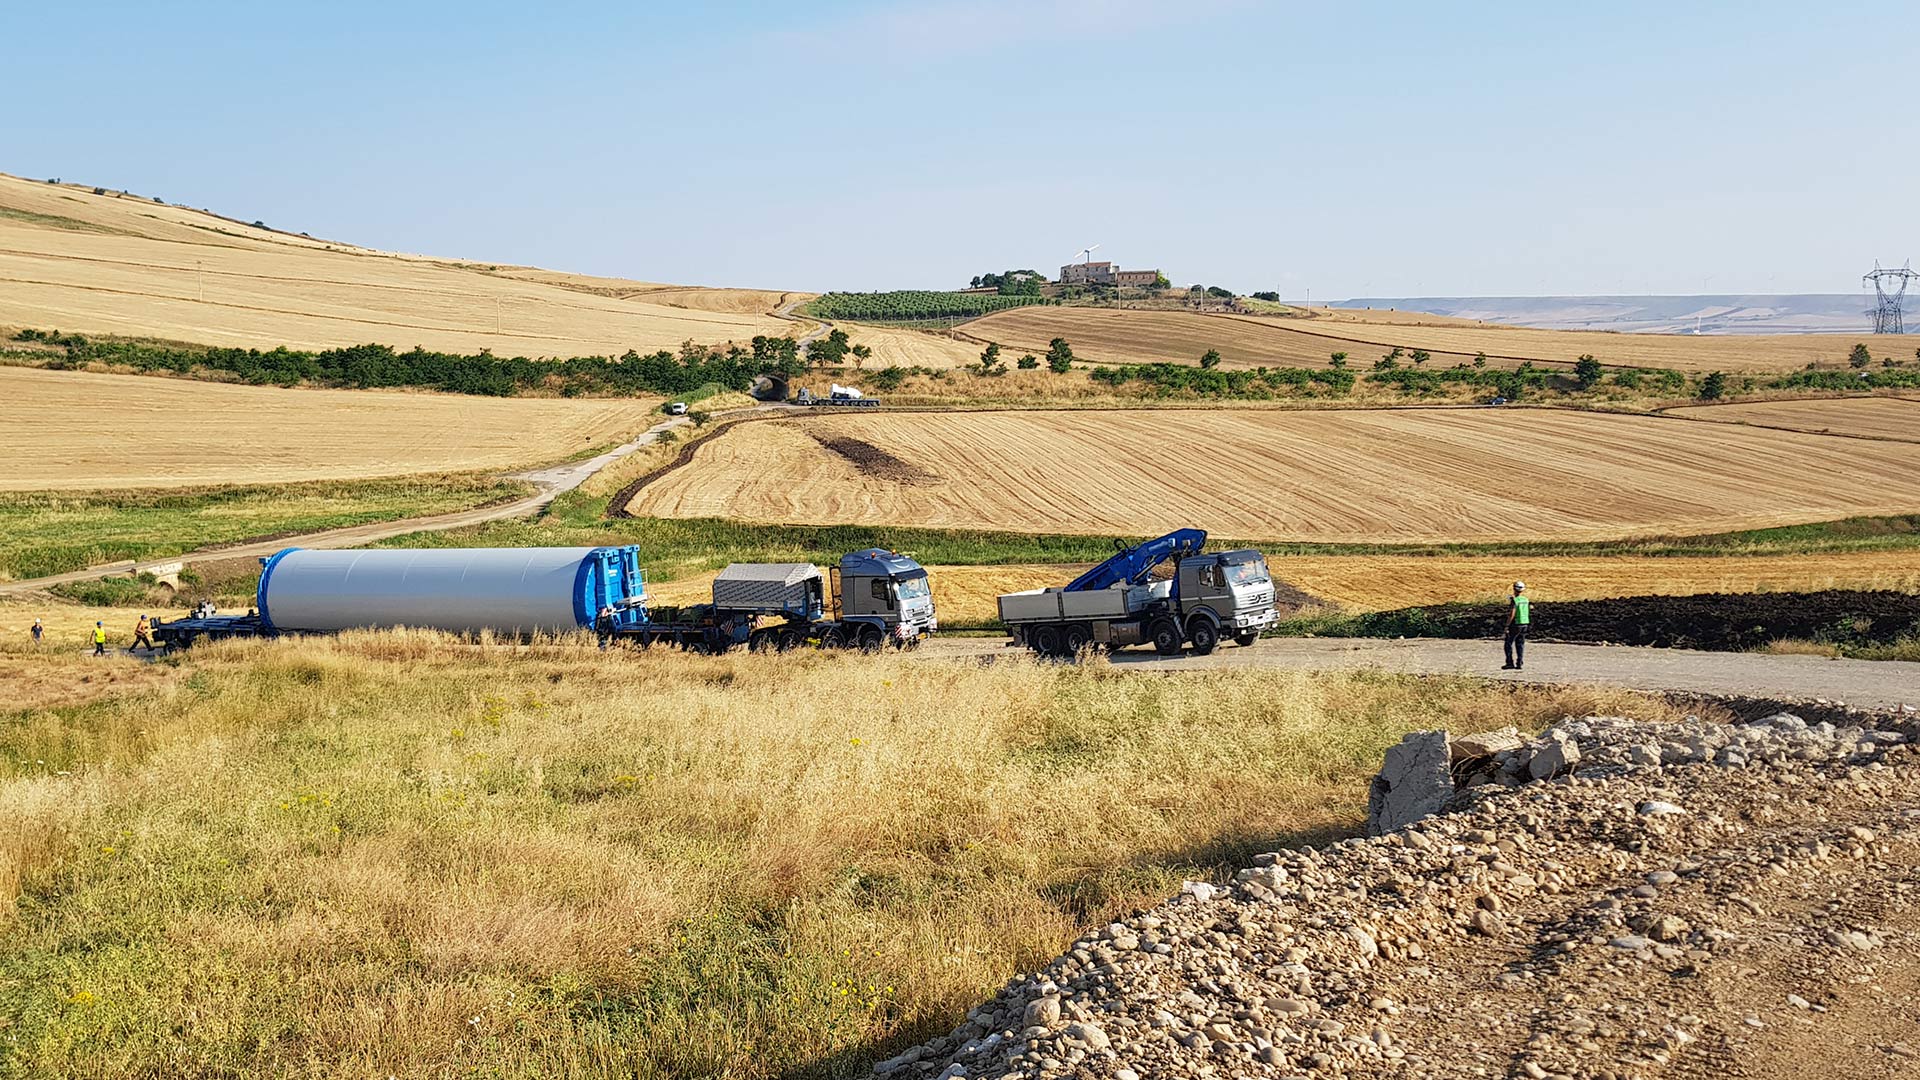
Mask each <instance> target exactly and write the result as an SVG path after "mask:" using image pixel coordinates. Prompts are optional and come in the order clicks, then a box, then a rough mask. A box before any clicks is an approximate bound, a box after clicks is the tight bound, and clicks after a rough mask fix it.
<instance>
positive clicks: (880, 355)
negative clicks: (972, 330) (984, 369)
mask: <svg viewBox="0 0 1920 1080" xmlns="http://www.w3.org/2000/svg"><path fill="white" fill-rule="evenodd" d="M834 325H835V326H837V327H839V328H840V329H842V330H845V331H846V332H847V337H848V338H849V339H850V340H852V342H853V343H854V344H855V345H865V346H866V347H867V348H869V349H872V350H873V359H871V360H869V361H867V367H868V368H870V369H872V368H884V367H888V366H891V365H898V366H900V367H926V368H933V369H935V370H939V369H943V368H955V367H959V366H960V365H962V364H973V363H978V362H979V360H980V349H981V346H980V345H977V344H975V343H973V342H970V341H961V340H959V339H957V338H951V337H948V336H946V335H945V334H935V333H929V332H927V331H924V330H907V329H903V328H900V327H893V326H868V325H866V324H864V323H835V324H834ZM1003 352H1005V353H1010V354H1011V355H1002V356H1001V359H1002V360H1003V361H1005V362H1006V365H1007V367H1009V368H1011V367H1013V365H1014V361H1016V360H1018V359H1019V358H1020V353H1019V351H1017V350H1010V349H1009V350H1003ZM1046 352H1047V348H1046V346H1045V345H1042V346H1040V348H1039V349H1038V350H1037V351H1034V354H1035V355H1036V356H1045V355H1046ZM857 377H858V376H856V378H857Z"/></svg>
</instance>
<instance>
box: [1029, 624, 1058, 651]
mask: <svg viewBox="0 0 1920 1080" xmlns="http://www.w3.org/2000/svg"><path fill="white" fill-rule="evenodd" d="M1027 647H1028V648H1030V649H1032V650H1033V651H1034V652H1037V653H1039V654H1040V655H1041V656H1058V655H1060V627H1058V626H1056V625H1054V624H1053V623H1042V624H1040V625H1039V626H1036V627H1034V628H1033V629H1031V630H1029V631H1027Z"/></svg>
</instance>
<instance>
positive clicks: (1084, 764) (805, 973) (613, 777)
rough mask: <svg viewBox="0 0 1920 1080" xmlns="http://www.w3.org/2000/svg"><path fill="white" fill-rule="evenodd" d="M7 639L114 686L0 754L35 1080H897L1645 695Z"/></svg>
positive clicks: (1384, 682)
mask: <svg viewBox="0 0 1920 1080" xmlns="http://www.w3.org/2000/svg"><path fill="white" fill-rule="evenodd" d="M14 649H15V646H13V645H0V695H5V696H6V699H7V700H8V701H9V702H15V703H17V702H19V701H20V700H21V698H20V695H21V693H22V691H21V688H20V686H19V685H18V684H17V683H16V681H15V679H16V676H19V675H21V674H23V673H24V674H26V677H27V679H29V680H33V682H32V683H31V685H30V686H29V688H28V691H27V692H28V693H29V694H31V693H32V687H33V686H44V685H45V684H46V683H47V681H48V680H49V679H50V678H51V677H60V676H63V677H64V678H65V680H66V681H67V682H68V683H69V684H74V683H78V682H80V681H81V680H82V679H85V678H88V677H93V678H95V679H101V678H104V677H106V673H107V672H109V671H111V672H114V673H115V675H116V676H118V675H119V674H121V672H120V669H123V668H124V669H126V672H125V674H126V676H127V680H126V682H125V683H124V684H123V685H121V686H119V687H116V688H114V689H112V690H109V691H107V692H106V693H104V694H102V695H100V696H99V697H96V698H94V699H93V700H91V701H89V702H85V703H75V702H72V701H71V700H69V699H58V698H56V699H55V700H56V701H58V702H59V705H58V707H53V708H46V707H38V706H37V705H36V704H34V703H33V699H32V698H31V697H29V698H28V702H29V703H28V704H26V705H24V706H22V705H18V704H16V705H15V706H14V708H15V709H17V710H18V711H12V712H9V713H7V714H6V723H4V724H0V821H4V822H5V823H6V828H5V829H4V830H0V1015H5V1016H7V1017H8V1019H9V1020H10V1024H9V1026H8V1027H7V1029H6V1043H5V1045H6V1047H7V1053H8V1055H9V1057H8V1059H7V1060H8V1063H9V1064H10V1065H18V1066H20V1068H18V1069H16V1070H14V1071H16V1072H19V1073H20V1074H21V1075H30V1076H35V1077H41V1076H45V1077H74V1078H80V1077H106V1076H112V1077H135V1076H139V1077H159V1076H166V1077H192V1078H209V1080H210V1078H214V1077H236V1076H247V1077H269V1076H271V1077H316V1078H318V1077H339V1076H375V1077H377V1076H390V1075H391V1076H406V1077H425V1076H441V1075H455V1074H458V1075H469V1074H485V1075H490V1076H496V1077H501V1078H510V1077H560V1076H567V1077H589V1076H627V1077H636V1076H639V1077H694V1076H699V1077H726V1078H732V1080H758V1078H773V1077H801V1076H856V1075H861V1074H862V1073H866V1074H868V1075H870V1070H869V1067H870V1065H871V1063H872V1061H873V1060H875V1059H878V1058H882V1057H885V1056H887V1055H889V1054H891V1053H893V1052H895V1051H897V1050H898V1049H900V1047H901V1046H902V1045H903V1044H905V1043H908V1042H911V1041H914V1040H917V1039H920V1038H923V1037H925V1036H926V1035H927V1034H928V1033H930V1032H932V1031H936V1030H946V1029H947V1028H949V1027H951V1026H952V1024H953V1023H954V1022H955V1018H956V1017H958V1016H960V1015H961V1014H962V1013H964V1012H965V1010H966V1009H967V1008H969V1007H970V1006H972V1005H973V1004H975V1003H976V1002H978V1001H979V1000H981V998H982V996H983V995H985V994H988V993H991V991H992V989H993V988H994V987H995V986H998V985H999V984H1000V983H1002V982H1003V981H1004V980H1005V979H1007V978H1008V977H1009V976H1010V975H1012V974H1013V973H1015V972H1019V971H1023V970H1030V969H1032V967H1033V966H1034V965H1036V964H1039V963H1044V962H1045V960H1046V958H1048V957H1050V956H1052V955H1054V954H1055V953H1057V952H1058V951H1059V950H1060V949H1061V948H1062V947H1063V946H1064V945H1065V944H1066V943H1067V942H1068V941H1070V940H1072V938H1073V937H1074V936H1075V935H1076V934H1078V933H1080V932H1081V931H1082V930H1083V929H1084V928H1085V927H1086V926H1089V925H1100V924H1102V923H1104V922H1105V921H1107V920H1108V919H1111V918H1114V917H1117V916H1119V915H1121V914H1123V913H1124V912H1126V911H1129V910H1134V909H1137V908H1138V907H1140V906H1142V905H1144V904H1147V903H1151V902H1156V901H1157V900H1158V899H1159V898H1162V897H1164V896H1166V895H1168V894H1169V893H1171V892H1173V891H1175V890H1177V889H1178V888H1179V883H1180V881H1181V879H1182V878H1188V877H1192V878H1211V877H1214V876H1215V875H1225V874H1227V873H1230V872H1231V868H1232V867H1234V866H1235V865H1238V864H1239V863H1241V862H1244V861H1245V860H1246V859H1247V858H1249V857H1250V856H1251V855H1252V853H1253V852H1256V851H1265V850H1271V849H1273V848H1274V847H1276V846H1279V845H1281V844H1284V843H1298V842H1303V841H1308V840H1314V841H1324V840H1326V839H1329V838H1332V837H1336V836H1339V835H1343V834H1346V833H1349V832H1351V831H1354V830H1357V828H1358V827H1359V823H1360V821H1361V819H1362V816H1363V813H1364V804H1365V791H1366V782H1365V780H1366V777H1367V776H1368V775H1369V774H1370V773H1372V771H1373V770H1374V769H1375V768H1377V766H1378V763H1379V760H1380V754H1381V753H1382V752H1383V751H1384V750H1385V748H1386V747H1388V746H1391V745H1393V744H1394V743H1395V742H1397V741H1398V740H1399V739H1400V737H1401V736H1402V735H1403V734H1404V733H1405V732H1407V731H1410V730H1416V729H1421V728H1430V727H1446V728H1449V729H1450V730H1453V731H1477V730H1483V729H1485V728H1488V727H1494V726H1499V725H1501V724H1516V725H1519V726H1521V727H1523V728H1526V729H1529V730H1534V729H1537V728H1538V727H1539V726H1541V725H1543V724H1545V723H1550V722H1552V721H1553V720H1554V719H1557V718H1558V717H1560V716H1562V715H1565V714H1569V713H1571V714H1573V715H1588V714H1592V713H1596V712H1618V711H1620V710H1622V709H1625V708H1627V707H1628V702H1629V701H1630V700H1632V698H1631V695H1629V694H1628V693H1626V692H1607V691H1581V690H1562V689H1556V688H1547V687H1539V688H1534V687H1524V688H1521V687H1505V686H1490V685H1488V684H1486V683H1485V682H1483V681H1478V680H1472V681H1469V680H1459V679H1414V678H1406V677H1394V676H1382V675H1378V674H1369V673H1356V674H1345V675H1324V676H1317V675H1306V674H1298V673H1287V672H1212V673H1207V674H1204V675H1195V676H1192V677H1186V678H1182V679H1179V680H1169V679H1148V678H1139V677H1131V676H1125V675H1121V674H1119V673H1116V672H1113V671H1111V670H1109V669H1107V668H1106V667H1105V665H1098V664H1094V665H1088V666H1086V667H1084V668H1082V667H1071V666H1062V665H1053V664H1040V663H1032V662H1026V661H1020V660H1010V661H1009V662H1006V663H996V664H993V665H991V666H979V665H969V664H945V663H925V662H921V661H918V660H914V659H911V658H908V657H903V656H880V657H864V656H847V655H833V654H820V655H801V656H784V657H778V658H774V657H762V656H751V655H744V654H734V655H730V656H724V657H698V656H688V655H685V654H680V653H669V652H666V651H662V650H655V651H653V652H651V653H638V654H636V653H628V652H625V651H620V652H617V653H602V652H600V651H599V650H597V649H595V648H594V647H593V645H592V643H591V642H590V641H587V642H568V643H562V644H559V645H555V646H548V647H540V648H533V649H525V650H520V649H508V648H499V647H494V648H488V647H484V646H469V645H463V644H460V643H457V642H452V641H450V640H447V639H445V638H440V637H437V636H434V635H423V634H417V633H415V634H407V633H396V634H375V635H347V636H344V637H342V638H339V639H333V640H299V641H281V642H262V643H230V644H224V645H215V646H210V647H208V648H205V649H196V650H194V651H193V652H191V653H189V654H188V655H187V656H186V657H185V658H183V659H182V661H181V665H182V666H181V667H179V668H173V667H172V666H170V665H147V664H142V663H140V662H138V661H130V660H122V659H118V658H116V659H111V660H105V661H90V660H87V659H86V658H84V657H81V656H74V655H71V654H69V655H65V656H58V657H23V658H22V659H23V660H25V661H27V662H30V663H32V664H34V665H37V668H36V669H35V670H32V671H30V672H29V671H28V669H26V668H25V666H24V665H21V666H16V665H14V664H12V663H10V661H12V660H13V659H14V656H13V652H14ZM808 687H811V688H830V692H822V693H813V692H797V688H808ZM1633 708H1634V709H1635V710H1636V712H1635V715H1638V716H1648V715H1649V711H1650V710H1651V717H1652V718H1664V717H1665V716H1667V715H1669V712H1668V710H1666V709H1664V708H1662V707H1660V706H1657V705H1650V704H1648V703H1645V702H1641V703H1638V704H1635V705H1634V706H1633ZM1147 718H1150V720H1149V719H1147ZM23 896H24V897H29V898H30V900H29V901H28V902H27V903H21V904H18V906H16V900H17V899H18V898H20V897H23ZM103 942H107V943H110V945H109V946H106V947H103V945H102V943H103ZM183 1017H190V1018H191V1021H190V1022H183V1021H182V1018H183ZM264 1033H271V1037H265V1035H264Z"/></svg>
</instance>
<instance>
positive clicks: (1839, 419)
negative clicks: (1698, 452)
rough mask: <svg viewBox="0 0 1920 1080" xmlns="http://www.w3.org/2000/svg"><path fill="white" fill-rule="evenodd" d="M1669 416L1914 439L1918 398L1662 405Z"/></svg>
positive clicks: (1917, 437) (1919, 432) (1919, 425)
mask: <svg viewBox="0 0 1920 1080" xmlns="http://www.w3.org/2000/svg"><path fill="white" fill-rule="evenodd" d="M1667 414H1668V415H1669V416H1683V417H1686V418H1687V419H1689V420H1714V421H1718V422H1720V423H1726V424H1751V425H1753V426H1754V427H1766V428H1785V429H1788V430H1791V431H1811V432H1818V433H1820V434H1825V435H1858V436H1861V437H1863V438H1870V439H1897V440H1900V441H1902V442H1920V399H1916V398H1905V397H1871V398H1821V399H1815V400H1809V401H1755V402H1750V403H1746V404H1734V405H1695V406H1689V407H1687V408H1684V409H1668V410H1667Z"/></svg>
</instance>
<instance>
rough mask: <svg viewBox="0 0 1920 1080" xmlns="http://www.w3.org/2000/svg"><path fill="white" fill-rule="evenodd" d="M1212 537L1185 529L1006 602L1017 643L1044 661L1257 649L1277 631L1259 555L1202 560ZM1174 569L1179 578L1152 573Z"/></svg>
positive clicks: (1005, 618) (1004, 617)
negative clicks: (1105, 653) (1137, 649)
mask: <svg viewBox="0 0 1920 1080" xmlns="http://www.w3.org/2000/svg"><path fill="white" fill-rule="evenodd" d="M1206 542H1207V534H1206V533H1204V532H1202V531H1200V530H1199V529H1180V530H1177V531H1175V532H1170V533H1168V534H1167V535H1165V536H1162V537H1159V538H1157V539H1153V540H1149V541H1147V542H1145V543H1143V544H1138V545H1135V546H1133V547H1126V546H1123V545H1116V546H1118V547H1119V551H1118V552H1116V553H1115V554H1114V555H1113V556H1112V557H1111V558H1109V559H1107V561H1105V562H1103V563H1101V564H1100V565H1098V566H1096V567H1094V568H1093V569H1091V570H1089V571H1087V572H1086V573H1084V574H1082V575H1080V576H1079V577H1078V578H1075V579H1074V580H1073V581H1071V582H1069V583H1068V584H1067V585H1065V586H1063V587H1058V588H1048V589H1029V590H1027V591H1025V592H1017V593H1008V594H1006V595H1004V596H1002V597H1000V621H1001V622H1003V623H1005V624H1006V626H1007V632H1008V633H1009V634H1010V635H1012V637H1013V640H1014V643H1015V644H1019V645H1025V646H1026V647H1027V648H1029V649H1032V650H1033V651H1034V652H1036V653H1039V654H1040V655H1042V656H1077V655H1079V653H1080V651H1081V650H1083V649H1086V648H1089V647H1094V646H1098V647H1102V648H1107V649H1120V648H1124V647H1126V646H1128V645H1144V644H1152V645H1153V647H1154V649H1155V650H1156V651H1158V652H1159V653H1160V654H1161V655H1162V656H1172V655H1174V654H1176V653H1179V652H1180V651H1181V650H1182V649H1183V648H1184V647H1186V646H1187V645H1188V644H1191V645H1192V646H1193V651H1194V652H1195V653H1196V654H1198V655H1202V656H1204V655H1206V654H1207V653H1210V652H1212V651H1213V650H1214V648H1215V647H1216V646H1217V645H1219V643H1220V640H1221V639H1222V638H1231V639H1232V640H1233V641H1234V642H1235V643H1236V644H1239V645H1251V644H1253V643H1254V642H1255V641H1256V640H1258V639H1259V637H1260V633H1261V631H1263V630H1265V629H1267V628H1268V627H1270V626H1272V625H1273V624H1274V621H1275V619H1276V618H1277V615H1276V613H1275V611H1274V605H1273V579H1272V577H1271V576H1269V574H1268V572H1267V560H1266V559H1265V557H1263V556H1262V555H1261V554H1260V553H1259V552H1257V551H1249V550H1239V551H1222V552H1211V553H1203V549H1204V548H1205V546H1206ZM1168 561H1171V562H1172V563H1173V572H1172V574H1171V575H1169V576H1167V577H1164V578H1159V579H1156V577H1155V575H1154V572H1153V571H1154V569H1155V568H1156V567H1158V566H1160V565H1161V564H1163V563H1165V562H1168Z"/></svg>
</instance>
